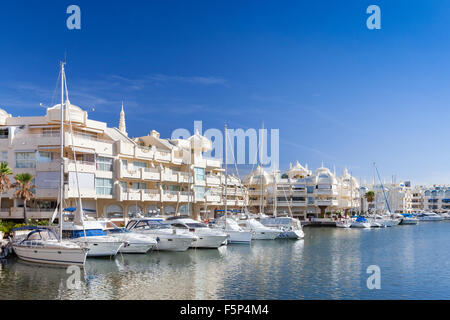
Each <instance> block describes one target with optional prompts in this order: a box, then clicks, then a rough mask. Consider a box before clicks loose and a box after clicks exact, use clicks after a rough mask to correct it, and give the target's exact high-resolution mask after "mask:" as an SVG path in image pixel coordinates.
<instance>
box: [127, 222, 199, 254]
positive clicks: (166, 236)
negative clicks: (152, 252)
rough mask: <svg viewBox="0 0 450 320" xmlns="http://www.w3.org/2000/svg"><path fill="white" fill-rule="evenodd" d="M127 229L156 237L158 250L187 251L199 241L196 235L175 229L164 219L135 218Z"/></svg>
mask: <svg viewBox="0 0 450 320" xmlns="http://www.w3.org/2000/svg"><path fill="white" fill-rule="evenodd" d="M126 229H128V230H130V231H131V232H133V233H134V232H136V233H141V234H145V235H150V236H153V237H156V241H157V245H156V250H163V251H186V250H187V249H188V248H189V247H191V246H192V244H193V242H195V241H197V240H198V237H197V236H196V235H194V234H189V233H186V232H185V231H184V230H177V229H175V228H173V227H172V226H171V225H169V224H167V223H165V222H164V219H163V218H133V219H131V220H130V221H129V222H128V224H127V226H126Z"/></svg>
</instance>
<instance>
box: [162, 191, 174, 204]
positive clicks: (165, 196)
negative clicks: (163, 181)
mask: <svg viewBox="0 0 450 320" xmlns="http://www.w3.org/2000/svg"><path fill="white" fill-rule="evenodd" d="M162 201H163V202H178V191H167V190H166V191H163V193H162Z"/></svg>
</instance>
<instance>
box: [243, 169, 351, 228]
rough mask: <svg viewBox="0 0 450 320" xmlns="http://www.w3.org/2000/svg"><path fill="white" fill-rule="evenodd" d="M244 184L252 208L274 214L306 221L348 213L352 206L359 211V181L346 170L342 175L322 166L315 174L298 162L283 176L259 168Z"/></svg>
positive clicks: (253, 210) (250, 208)
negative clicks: (291, 216)
mask: <svg viewBox="0 0 450 320" xmlns="http://www.w3.org/2000/svg"><path fill="white" fill-rule="evenodd" d="M261 177H262V181H261ZM243 183H244V185H245V186H247V188H248V193H249V210H250V211H251V212H254V213H258V212H261V211H262V212H264V213H266V214H273V213H274V211H275V210H276V212H277V213H278V214H280V213H289V214H292V215H293V216H295V217H298V218H299V219H302V220H306V219H309V218H312V217H316V218H317V217H324V216H326V215H327V214H330V213H332V214H337V213H341V214H345V213H348V212H349V210H351V209H352V208H353V210H354V211H359V206H360V192H359V183H358V181H357V180H356V179H355V178H354V177H352V176H351V175H350V174H349V173H348V171H347V170H344V173H343V174H342V175H341V176H340V177H337V176H336V174H335V173H332V172H331V171H330V170H329V169H327V168H324V167H323V166H322V167H321V168H318V169H317V170H315V171H314V173H313V172H312V171H311V170H309V169H308V166H307V165H305V166H302V165H301V164H300V163H299V162H298V161H297V162H296V163H295V165H292V164H291V165H290V168H289V169H288V170H287V171H286V172H285V173H284V174H283V175H281V174H280V172H274V173H271V174H269V173H267V172H266V171H264V170H262V168H261V167H258V168H257V169H256V170H254V171H253V172H251V173H250V174H249V175H248V176H247V177H246V178H244V180H243ZM261 199H262V201H261Z"/></svg>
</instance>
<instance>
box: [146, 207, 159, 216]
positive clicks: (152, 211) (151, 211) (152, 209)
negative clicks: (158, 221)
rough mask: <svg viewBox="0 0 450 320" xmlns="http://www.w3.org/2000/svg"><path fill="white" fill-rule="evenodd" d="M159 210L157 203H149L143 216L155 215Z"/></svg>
mask: <svg viewBox="0 0 450 320" xmlns="http://www.w3.org/2000/svg"><path fill="white" fill-rule="evenodd" d="M160 212H161V209H159V208H158V206H157V205H151V206H149V207H148V208H147V213H146V214H145V216H147V217H150V216H156V215H159V214H160Z"/></svg>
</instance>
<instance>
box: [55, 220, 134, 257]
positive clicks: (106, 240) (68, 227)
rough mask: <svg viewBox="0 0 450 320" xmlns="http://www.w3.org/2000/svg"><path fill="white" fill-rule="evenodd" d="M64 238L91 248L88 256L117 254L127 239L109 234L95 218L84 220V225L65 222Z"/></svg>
mask: <svg viewBox="0 0 450 320" xmlns="http://www.w3.org/2000/svg"><path fill="white" fill-rule="evenodd" d="M62 226H63V238H64V239H67V240H70V241H72V242H74V243H77V244H81V245H86V246H87V247H88V248H89V252H88V257H111V256H115V255H116V254H117V253H118V252H119V250H120V249H122V247H123V246H124V245H125V244H126V243H125V241H123V240H121V239H119V238H116V237H113V236H110V235H108V234H107V233H106V232H105V231H104V230H103V229H104V228H103V225H102V224H101V223H100V222H98V221H95V220H87V221H83V225H78V224H75V223H74V222H67V221H64V222H63V225H62Z"/></svg>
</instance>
